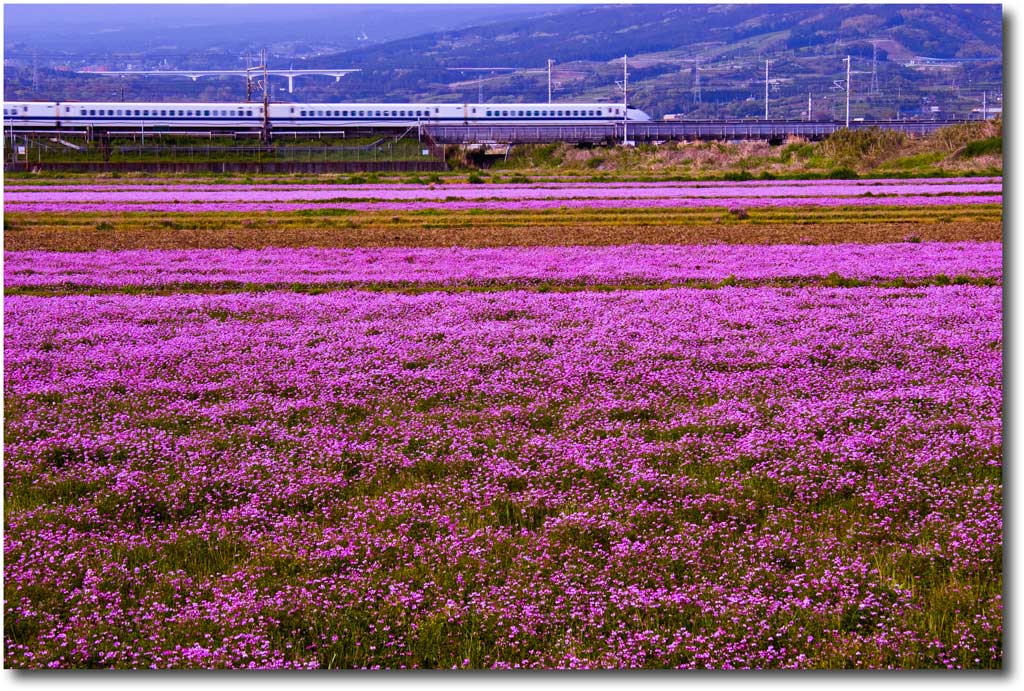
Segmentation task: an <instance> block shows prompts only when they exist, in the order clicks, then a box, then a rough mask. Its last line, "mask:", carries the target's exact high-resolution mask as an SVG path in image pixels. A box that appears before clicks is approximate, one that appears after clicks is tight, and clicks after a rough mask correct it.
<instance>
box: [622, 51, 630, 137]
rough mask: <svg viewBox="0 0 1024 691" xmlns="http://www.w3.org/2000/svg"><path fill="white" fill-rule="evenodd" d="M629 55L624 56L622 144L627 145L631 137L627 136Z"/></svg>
mask: <svg viewBox="0 0 1024 691" xmlns="http://www.w3.org/2000/svg"><path fill="white" fill-rule="evenodd" d="M627 59H628V58H627V56H625V55H623V56H622V145H623V146H626V143H627V142H628V141H629V138H628V137H627V136H626V122H627V118H626V114H627V111H628V109H629V99H628V98H627V92H626V83H627V80H628V79H629V70H628V69H627V67H628V65H627Z"/></svg>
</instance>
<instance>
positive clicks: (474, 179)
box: [466, 173, 484, 185]
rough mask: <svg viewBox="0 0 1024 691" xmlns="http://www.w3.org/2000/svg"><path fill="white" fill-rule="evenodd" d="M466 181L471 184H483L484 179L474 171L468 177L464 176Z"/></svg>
mask: <svg viewBox="0 0 1024 691" xmlns="http://www.w3.org/2000/svg"><path fill="white" fill-rule="evenodd" d="M466 182H468V183H470V184H472V185H482V184H484V179H483V178H482V177H480V176H479V175H477V174H476V173H470V174H469V177H468V178H466Z"/></svg>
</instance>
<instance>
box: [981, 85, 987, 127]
mask: <svg viewBox="0 0 1024 691" xmlns="http://www.w3.org/2000/svg"><path fill="white" fill-rule="evenodd" d="M981 119H982V120H988V92H987V91H982V92H981Z"/></svg>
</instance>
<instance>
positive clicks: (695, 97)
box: [693, 58, 701, 103]
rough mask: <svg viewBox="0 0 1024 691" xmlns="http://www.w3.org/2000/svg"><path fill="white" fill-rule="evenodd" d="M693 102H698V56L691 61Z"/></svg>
mask: <svg viewBox="0 0 1024 691" xmlns="http://www.w3.org/2000/svg"><path fill="white" fill-rule="evenodd" d="M693 102H694V103H700V102H701V100H700V58H697V59H696V60H694V62H693Z"/></svg>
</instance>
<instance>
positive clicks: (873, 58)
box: [871, 42, 878, 94]
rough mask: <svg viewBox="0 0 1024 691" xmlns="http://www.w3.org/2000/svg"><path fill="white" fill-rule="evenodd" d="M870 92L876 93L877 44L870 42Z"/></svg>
mask: <svg viewBox="0 0 1024 691" xmlns="http://www.w3.org/2000/svg"><path fill="white" fill-rule="evenodd" d="M871 93H872V94H877V93H878V44H877V43H874V42H872V43H871Z"/></svg>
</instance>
